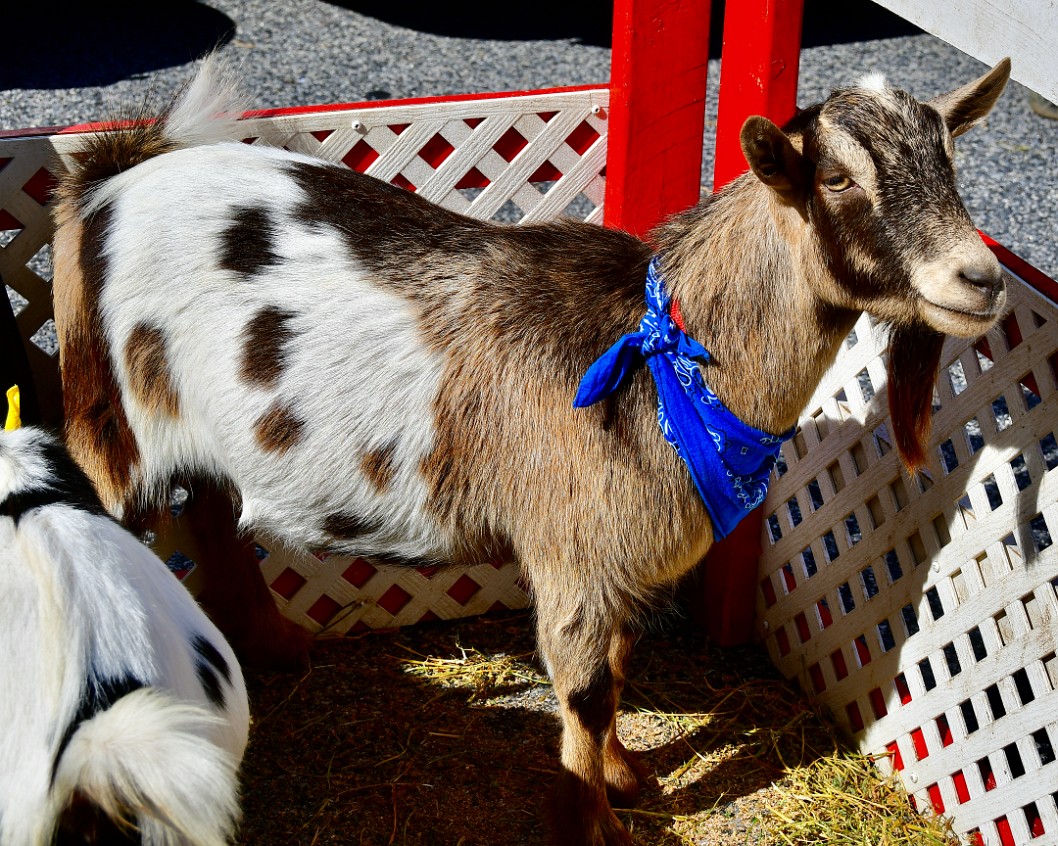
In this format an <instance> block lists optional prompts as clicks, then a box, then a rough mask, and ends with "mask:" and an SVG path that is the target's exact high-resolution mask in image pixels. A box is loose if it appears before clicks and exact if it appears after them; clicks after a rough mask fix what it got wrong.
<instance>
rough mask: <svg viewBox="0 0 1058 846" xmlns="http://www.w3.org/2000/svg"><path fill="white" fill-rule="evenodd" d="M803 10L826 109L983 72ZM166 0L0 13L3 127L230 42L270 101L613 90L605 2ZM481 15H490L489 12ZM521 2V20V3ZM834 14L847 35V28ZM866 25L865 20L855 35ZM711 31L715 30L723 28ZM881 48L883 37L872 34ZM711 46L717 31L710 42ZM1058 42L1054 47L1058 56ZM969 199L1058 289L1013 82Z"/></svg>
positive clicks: (1057, 212) (1035, 130) (1050, 211)
mask: <svg viewBox="0 0 1058 846" xmlns="http://www.w3.org/2000/svg"><path fill="white" fill-rule="evenodd" d="M828 3H829V4H830V7H835V4H834V3H833V2H832V0H808V9H807V12H806V15H807V20H806V38H805V43H806V44H808V45H818V46H807V47H806V49H805V50H804V51H803V54H802V59H801V77H800V93H799V100H800V102H801V103H802V104H808V103H811V102H816V101H818V100H819V99H821V98H823V97H825V96H826V94H827V92H828V91H829V90H830V89H831V88H833V87H837V86H840V85H845V84H849V83H851V82H853V81H855V80H856V79H857V78H858V77H859V76H860V75H862V74H863V73H865V72H869V71H882V72H884V73H886V74H887V75H888V76H889V78H890V79H891V80H892V82H893V83H894V84H897V85H899V86H900V87H902V88H906V89H907V90H909V91H911V92H912V93H914V94H916V95H918V96H922V97H925V96H929V95H931V94H934V93H938V92H940V91H942V90H945V89H948V88H952V87H954V86H955V85H958V84H961V83H962V82H964V81H967V80H969V79H971V78H972V77H974V76H975V75H977V74H978V73H980V72H982V71H983V69H984V68H983V66H982V65H981V64H979V63H978V62H976V61H975V60H973V59H971V58H969V57H968V56H966V55H965V54H963V53H960V52H959V51H958V50H956V49H954V48H953V47H950V46H949V45H946V44H945V43H943V42H941V41H939V40H938V39H936V38H933V37H932V36H928V35H922V34H918V35H907V34H899V35H897V37H886V38H877V36H878V35H890V34H893V33H909V32H914V30H913V29H912V28H910V27H909V26H904V25H902V24H900V23H899V22H897V23H895V24H894V19H889V18H885V17H884V16H881V15H880V14H879V13H880V11H881V10H879V9H878V8H877V7H875V6H873V4H871V3H869V2H866V0H847V2H844V3H841V4H840V7H838V8H840V10H841V14H830V13H829V12H830V11H832V9H831V8H828V7H827V4H828ZM423 5H425V4H419V3H409V2H401V0H390V2H384V0H360V1H359V2H352V0H346V2H344V3H328V2H321V0H285V2H282V3H275V2H269V0H210V2H209V3H208V5H207V4H203V3H192V2H176V0H154V2H151V3H142V2H141V3H123V4H117V3H114V2H108V1H106V0H104V2H97V3H92V4H84V5H83V6H81V7H80V11H79V12H62V13H61V14H60V13H59V11H58V8H59V7H57V6H55V5H53V4H46V3H37V4H35V5H34V4H31V3H28V2H22V3H20V4H19V5H18V7H16V11H15V12H14V14H13V18H10V19H5V21H6V23H7V24H8V26H7V27H6V29H7V31H8V32H9V33H12V34H16V35H15V36H14V38H13V39H12V40H13V42H14V43H13V44H12V45H11V47H10V48H7V49H6V55H5V56H4V57H3V58H2V59H0V128H3V129H14V128H19V127H24V126H56V125H63V124H70V123H75V122H80V121H86V120H95V119H99V118H102V117H105V116H107V115H110V114H113V113H114V112H115V111H116V110H118V109H120V107H121V106H123V105H126V106H127V105H129V104H134V103H138V102H140V101H141V100H142V99H143V97H144V96H145V95H146V94H147V93H148V92H152V93H153V94H154V95H156V96H157V97H159V98H164V97H167V96H168V95H170V94H171V93H172V92H173V91H175V90H176V88H177V87H178V86H179V85H180V84H181V83H182V82H183V81H184V80H185V79H186V78H187V76H188V75H189V73H190V72H191V67H192V65H191V61H190V60H191V58H192V57H194V56H196V55H199V54H201V53H202V52H204V51H206V50H208V49H209V48H210V47H212V46H214V45H216V44H218V43H219V44H221V45H222V46H221V50H222V52H223V53H224V54H226V55H227V56H230V57H231V58H232V59H233V60H234V61H236V62H237V63H238V64H239V66H240V67H241V68H242V74H243V77H244V79H245V86H246V88H247V90H248V91H249V92H250V93H251V94H252V96H253V102H254V103H255V105H257V106H259V107H275V106H291V105H305V104H315V103H332V102H343V101H355V100H364V99H384V98H389V97H415V96H422V95H431V94H448V93H462V92H479V91H502V90H515V89H525V88H538V87H548V86H561V85H579V84H585V83H595V82H604V81H606V80H607V79H608V78H609V63H610V53H609V48H608V29H609V14H610V13H609V9H608V6H607V3H606V2H602V0H578V2H576V3H570V2H559V0H537V2H534V3H531V4H526V6H525V8H524V9H516V8H514V7H513V4H482V3H472V2H469V0H453V2H450V3H446V4H435V5H436V7H437V11H434V12H426V11H423V10H422V9H421V8H420V7H421V6H423ZM482 7H485V8H487V9H489V11H485V12H482V11H481V9H482ZM508 7H509V8H508ZM835 19H839V20H840V21H841V24H840V25H843V26H844V27H845V28H844V30H841V31H835V29H834V27H835V26H838V24H836V23H835ZM857 22H859V26H857V25H856V24H857ZM714 29H715V27H714ZM872 39H873V40H872ZM714 41H715V36H714ZM1056 46H1058V45H1056ZM718 79H719V63H718V62H717V61H716V60H713V61H711V62H710V85H709V95H710V96H709V115H708V120H709V124H710V125H709V126H708V127H707V131H706V157H707V160H706V164H705V167H704V169H703V172H704V174H705V180H704V181H705V182H706V183H708V182H709V176H708V174H709V173H710V172H711V154H710V150H711V143H712V138H711V132H712V124H713V121H715V116H716V91H717V82H718ZM957 146H958V148H959V154H958V162H959V168H960V182H961V186H962V190H963V195H964V198H965V200H966V204H967V206H968V208H969V210H970V213H971V215H972V216H973V218H974V220H975V221H976V222H977V224H978V225H979V226H980V227H981V228H982V229H984V230H985V231H987V232H989V233H990V234H991V235H993V236H994V237H996V238H997V239H998V240H999V241H1001V242H1002V243H1004V244H1006V245H1007V246H1009V247H1010V248H1011V249H1013V250H1014V251H1015V252H1017V253H1019V254H1020V255H1022V256H1023V257H1024V258H1026V259H1027V260H1029V261H1030V262H1032V263H1033V264H1035V265H1036V266H1038V267H1039V268H1040V269H1042V270H1044V271H1045V272H1047V273H1048V274H1049V275H1051V276H1055V277H1058V247H1056V245H1055V237H1054V223H1055V222H1056V221H1058V180H1056V179H1055V178H1054V168H1055V163H1056V162H1058V155H1056V148H1058V121H1049V120H1044V119H1043V118H1040V117H1038V116H1036V115H1035V114H1033V113H1032V112H1031V111H1030V109H1029V107H1028V93H1027V91H1026V90H1025V89H1024V88H1023V87H1022V86H1020V85H1017V84H1014V83H1012V84H1011V85H1010V86H1009V87H1008V89H1007V92H1006V93H1005V94H1004V96H1003V98H1002V100H1001V101H1000V103H999V105H998V106H997V108H996V110H995V111H994V112H993V114H992V116H990V117H989V119H988V121H987V123H986V124H985V125H982V126H979V127H977V128H975V129H974V130H973V131H972V132H970V133H968V134H967V135H965V136H963V137H962V138H960V139H959V141H958V144H957Z"/></svg>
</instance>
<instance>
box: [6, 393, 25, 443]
mask: <svg viewBox="0 0 1058 846" xmlns="http://www.w3.org/2000/svg"><path fill="white" fill-rule="evenodd" d="M21 412H22V401H21V396H20V395H19V392H18V385H14V386H12V387H10V388H8V389H7V421H6V422H5V423H4V431H5V432H10V431H12V430H13V429H18V428H20V427H21V426H22V417H21Z"/></svg>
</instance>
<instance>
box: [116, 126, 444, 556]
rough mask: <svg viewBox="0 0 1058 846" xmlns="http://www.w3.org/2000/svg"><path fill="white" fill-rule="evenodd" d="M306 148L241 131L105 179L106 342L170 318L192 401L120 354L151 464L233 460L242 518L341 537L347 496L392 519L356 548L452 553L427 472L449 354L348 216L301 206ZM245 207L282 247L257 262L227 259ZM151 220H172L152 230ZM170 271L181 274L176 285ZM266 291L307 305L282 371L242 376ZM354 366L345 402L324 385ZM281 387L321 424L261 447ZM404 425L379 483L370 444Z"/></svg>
mask: <svg viewBox="0 0 1058 846" xmlns="http://www.w3.org/2000/svg"><path fill="white" fill-rule="evenodd" d="M303 160H305V159H304V158H303V157H300V156H295V155H293V154H289V153H285V152H283V151H277V150H273V149H268V148H257V147H252V148H247V147H246V146H245V145H241V144H217V145H212V146H205V147H193V148H190V149H185V150H178V151H177V152H174V153H171V154H169V155H167V156H165V157H164V160H163V159H152V160H150V161H147V162H145V163H144V164H142V165H140V166H138V167H136V168H134V169H132V170H131V171H128V172H127V173H124V174H121V175H120V176H119V177H117V178H115V179H112V180H110V181H108V182H107V183H106V185H105V186H104V188H103V190H102V191H101V192H100V193H99V196H98V197H97V199H100V198H107V199H110V200H111V202H112V208H113V210H114V211H113V214H114V217H113V227H112V230H111V236H110V238H109V239H108V240H107V258H108V269H109V273H108V277H107V284H106V286H105V288H104V292H103V298H102V302H101V309H102V313H103V315H104V317H105V320H104V325H105V327H106V331H107V333H108V342H109V345H110V347H111V349H113V350H123V349H125V345H126V343H127V341H128V338H129V335H130V334H131V332H132V331H133V329H134V328H135V327H136V325H137V324H139V323H141V322H148V323H156V324H157V325H159V326H161V327H164V329H165V335H166V340H167V344H168V345H169V349H168V355H167V362H168V365H169V367H170V375H171V378H172V380H173V387H174V388H175V389H176V394H177V395H178V396H179V397H180V401H181V404H182V405H181V409H180V414H179V416H178V417H177V418H165V417H163V416H162V415H158V414H157V413H149V412H148V410H147V409H144V408H143V407H141V406H140V405H139V404H138V402H137V401H136V399H135V397H136V391H135V390H132V389H131V388H130V381H129V374H128V372H127V370H126V367H125V362H124V357H123V356H122V355H120V354H118V355H115V356H114V367H115V374H116V377H117V379H118V383H119V385H120V387H121V389H122V391H121V393H122V397H123V399H124V402H125V411H126V415H127V417H128V420H129V424H130V426H131V427H132V430H133V432H134V433H135V435H136V439H137V441H138V442H140V443H145V444H148V443H149V444H150V445H151V446H150V449H149V450H144V452H143V459H144V461H145V462H147V463H145V464H144V465H143V466H142V468H141V469H140V472H142V473H143V479H142V481H143V483H144V485H145V487H146V488H147V489H156V488H157V487H159V486H162V485H164V484H166V483H167V482H168V480H169V478H170V476H171V473H172V468H173V467H182V468H187V469H190V470H192V471H198V472H202V473H205V474H210V475H219V476H222V477H225V478H228V479H231V480H232V482H233V483H234V484H235V485H236V487H237V488H238V490H239V491H240V493H241V496H242V503H243V504H242V514H241V518H240V522H241V524H242V525H243V527H244V528H246V527H250V526H253V527H254V529H255V530H257V531H263V532H265V533H272V534H275V535H278V536H281V537H287V538H298V539H299V540H300V541H301V542H302V543H304V544H306V545H307V546H324V545H329V546H330V547H331V548H336V544H335V543H334V540H333V538H329V537H328V536H325V535H324V534H322V533H321V531H320V515H327V514H333V513H341V512H350V513H354V514H357V515H358V516H360V517H361V518H367V519H368V520H374V521H376V522H377V524H378V526H379V528H378V529H377V530H376V531H374V532H372V533H370V534H365V535H363V536H361V537H358V538H357V539H356V543H355V548H350V549H349V550H348V551H349V552H355V553H357V554H370V553H379V554H382V553H384V554H387V555H399V556H406V557H416V558H430V557H443V556H444V555H445V550H446V549H447V548H448V546H449V539H448V538H446V537H444V536H443V534H442V533H441V530H440V529H439V527H438V526H437V524H436V523H435V522H434V521H433V520H432V519H431V518H430V517H429V516H428V514H427V513H426V512H425V511H424V509H423V508H422V504H423V503H424V502H425V499H426V496H427V491H426V488H425V485H424V483H423V481H422V478H421V476H420V474H419V464H420V461H421V460H422V458H423V457H424V456H425V455H427V454H428V453H429V452H430V451H431V449H432V446H433V440H434V422H433V421H434V418H433V404H434V401H435V397H436V395H437V393H438V390H439V382H440V378H441V372H442V368H443V363H444V361H443V357H442V355H441V354H440V353H437V352H434V351H432V350H431V349H430V348H429V347H428V346H427V345H426V344H425V343H424V342H423V340H422V339H421V337H420V333H419V329H418V320H417V318H416V315H415V314H414V312H413V311H412V310H411V308H410V307H409V305H408V302H407V300H406V299H404V298H403V297H400V296H398V295H397V294H395V293H392V292H388V291H387V290H386V289H385V288H383V287H380V286H378V285H376V284H373V283H372V280H371V279H370V276H369V274H368V273H367V272H366V270H365V269H364V268H362V267H359V266H358V265H357V264H356V262H355V261H354V260H353V259H352V258H351V257H350V254H349V251H348V250H347V249H346V248H345V247H344V246H343V244H342V241H341V237H342V236H341V233H339V232H338V231H336V230H334V229H330V228H327V227H323V228H313V227H310V226H307V225H305V224H303V223H299V222H298V221H297V220H295V219H294V217H293V210H294V208H295V207H296V206H297V205H298V204H299V203H300V202H302V201H303V199H304V198H303V196H302V194H301V190H300V188H299V187H298V186H297V185H296V184H295V183H294V181H293V180H292V179H291V177H290V176H289V175H288V174H287V172H286V167H287V166H288V163H289V162H290V161H303ZM245 207H264V208H267V209H268V210H269V212H270V214H272V215H273V218H274V223H275V226H276V229H277V232H278V243H277V252H278V253H279V255H280V256H281V257H282V258H283V259H284V260H283V261H281V262H280V263H279V264H278V265H275V266H273V267H270V268H267V269H263V270H261V271H259V272H258V273H256V274H255V275H254V277H253V279H252V280H246V279H241V278H239V275H238V274H236V273H233V272H231V271H227V270H223V269H221V268H219V267H218V266H217V251H218V240H217V238H218V237H219V236H218V235H216V234H215V233H222V232H224V231H225V230H226V229H227V227H229V226H230V225H231V221H232V219H233V216H234V214H235V212H236V211H237V210H238V209H240V208H245ZM138 220H152V221H161V222H163V224H162V225H161V226H155V227H152V229H151V233H150V236H149V238H148V237H145V236H144V235H142V234H141V230H140V228H139V227H138V226H137V225H136V221H138ZM160 275H161V276H163V277H164V278H174V279H181V280H182V282H181V284H180V285H177V286H171V285H166V284H164V282H163V281H162V279H161V278H160ZM292 291H296V292H297V296H296V298H292V297H291V292H292ZM270 306H271V307H279V308H283V309H288V310H290V311H292V312H294V313H295V314H296V315H297V316H296V318H295V319H294V322H293V324H292V328H293V329H294V330H295V331H296V332H297V340H296V343H295V344H291V345H290V348H289V350H288V353H287V357H286V360H285V362H284V367H283V374H282V377H281V379H280V382H279V383H278V385H277V386H275V387H267V388H262V387H260V386H257V385H254V384H250V383H247V382H246V381H244V380H243V379H241V378H240V377H239V369H240V366H241V355H242V351H243V349H244V341H243V337H242V333H243V330H244V329H245V327H246V325H247V324H248V323H249V322H250V321H251V320H252V319H253V317H254V316H255V315H256V314H258V313H259V312H260V311H261V310H263V309H265V308H267V307H270ZM350 316H355V319H350ZM205 373H208V374H210V376H209V378H206V379H203V378H202V377H203V374H205ZM344 384H356V385H357V391H356V395H357V403H356V404H355V405H350V406H348V407H345V408H336V407H335V406H334V396H333V395H332V394H331V393H330V392H327V391H320V390H318V389H317V386H319V385H344ZM277 397H278V398H280V399H281V400H282V401H283V402H285V403H288V404H289V405H290V407H291V409H292V410H293V411H294V412H296V413H297V414H298V415H299V416H300V417H301V418H302V419H303V420H305V421H308V422H309V424H310V425H307V426H306V427H305V429H304V434H303V440H302V441H301V442H299V444H298V446H297V448H296V450H293V451H292V453H291V454H290V455H288V456H287V455H272V456H270V457H269V460H268V461H262V460H261V457H262V450H261V446H260V445H259V444H258V443H257V442H256V441H255V436H254V423H255V421H256V420H258V418H259V417H261V415H263V414H265V413H266V412H267V411H268V409H269V408H270V407H271V406H272V404H273V403H274V402H275V401H276V399H277ZM390 433H392V438H393V440H392V443H393V444H394V445H395V450H394V462H395V469H396V475H395V477H394V479H393V481H392V483H391V484H390V485H388V486H387V488H386V490H385V491H383V492H379V491H378V490H377V489H376V488H375V486H374V485H372V484H371V483H370V482H369V480H368V479H367V478H366V477H365V476H364V474H363V471H362V470H361V468H360V463H359V462H360V459H361V457H362V456H363V455H364V454H365V453H367V452H370V451H372V450H375V449H380V448H383V447H386V446H388V445H389V444H390V443H391V441H390V440H389V437H390Z"/></svg>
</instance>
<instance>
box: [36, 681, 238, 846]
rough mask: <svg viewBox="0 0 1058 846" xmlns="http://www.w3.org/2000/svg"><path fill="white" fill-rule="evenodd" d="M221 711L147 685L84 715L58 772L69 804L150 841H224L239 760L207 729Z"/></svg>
mask: <svg viewBox="0 0 1058 846" xmlns="http://www.w3.org/2000/svg"><path fill="white" fill-rule="evenodd" d="M217 720H218V718H217V717H214V716H212V715H211V714H209V713H208V712H207V711H206V710H204V709H202V708H199V707H197V706H194V705H189V704H186V703H182V702H177V701H175V700H174V699H172V698H170V697H169V696H167V695H165V694H164V693H160V692H158V691H156V690H151V689H149V688H143V689H140V690H136V691H133V692H132V693H129V694H127V695H126V696H123V697H122V698H121V699H119V700H118V701H117V702H115V703H114V704H113V705H112V706H111V707H110V708H108V709H107V710H105V711H101V712H100V713H98V714H96V715H95V716H94V717H93V718H92V719H90V720H87V721H86V722H84V723H83V724H82V725H81V726H80V728H78V730H77V731H76V733H75V734H74V735H73V737H72V738H71V740H70V742H69V744H68V745H67V747H66V749H65V751H64V752H63V755H62V758H61V759H60V761H59V763H58V766H57V768H56V772H55V785H54V791H55V796H56V798H57V799H58V800H59V801H60V802H63V804H64V807H66V809H67V812H69V811H70V810H71V809H73V810H74V811H76V812H78V813H82V814H83V812H84V807H85V806H86V805H87V806H88V807H90V808H92V809H93V813H94V814H95V815H96V817H97V818H98V817H102V818H103V819H104V820H105V821H106V824H107V825H113V826H114V827H116V828H117V829H119V830H120V829H125V830H132V829H138V830H139V832H140V837H141V842H142V843H143V844H144V846H178V844H179V846H225V844H227V843H229V842H230V839H231V837H232V835H233V834H234V830H235V826H236V824H237V822H238V817H239V803H238V787H237V779H236V762H235V760H234V758H233V757H232V756H231V755H230V754H229V753H228V752H226V751H224V750H222V749H220V748H219V747H217V746H215V745H214V744H213V743H211V742H210V741H209V740H207V739H206V738H207V735H208V734H209V732H210V730H211V729H212V728H213V727H214V726H215V724H216V722H217Z"/></svg>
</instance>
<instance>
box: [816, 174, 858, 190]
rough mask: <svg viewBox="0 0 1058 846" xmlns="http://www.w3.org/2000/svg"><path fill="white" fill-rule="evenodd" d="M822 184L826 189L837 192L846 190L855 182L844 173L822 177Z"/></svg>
mask: <svg viewBox="0 0 1058 846" xmlns="http://www.w3.org/2000/svg"><path fill="white" fill-rule="evenodd" d="M823 184H824V185H826V186H827V190H828V191H833V192H835V193H838V192H840V191H848V190H849V188H851V187H852V186H853V185H855V184H856V183H855V182H853V181H852V180H851V179H849V178H848V177H847V176H845V175H844V174H835V175H834V176H828V177H827V178H826V179H824V180H823Z"/></svg>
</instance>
